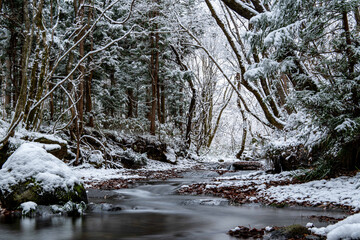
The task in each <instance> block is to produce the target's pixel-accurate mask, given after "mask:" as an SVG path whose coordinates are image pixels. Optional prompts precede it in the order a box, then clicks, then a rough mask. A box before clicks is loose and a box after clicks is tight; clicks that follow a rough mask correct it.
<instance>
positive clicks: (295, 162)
mask: <svg viewBox="0 0 360 240" xmlns="http://www.w3.org/2000/svg"><path fill="white" fill-rule="evenodd" d="M266 155H267V156H266V158H267V159H268V160H269V161H270V162H271V164H272V166H273V172H274V173H280V172H281V171H291V170H296V169H299V168H309V167H310V166H311V159H312V157H311V154H310V153H309V151H308V150H307V149H306V148H305V147H304V145H302V144H299V145H297V146H288V147H284V148H275V149H272V150H270V151H268V152H267V153H266Z"/></svg>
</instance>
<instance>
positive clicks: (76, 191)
mask: <svg viewBox="0 0 360 240" xmlns="http://www.w3.org/2000/svg"><path fill="white" fill-rule="evenodd" d="M0 201H1V202H2V205H3V206H4V207H5V208H7V209H9V210H14V209H16V208H17V207H18V206H19V205H20V204H21V203H23V202H28V201H33V202H35V203H37V204H39V205H52V204H61V205H62V204H65V203H67V202H68V201H72V202H75V203H80V202H85V203H87V202H88V201H87V195H86V190H85V188H84V186H83V185H81V184H75V185H74V187H73V189H63V188H56V189H55V190H54V191H51V192H46V191H45V190H44V189H43V188H42V186H41V185H40V184H39V183H37V182H36V181H35V179H33V178H31V179H28V180H26V181H25V182H21V183H18V184H16V185H14V186H12V187H11V192H5V193H2V194H0Z"/></svg>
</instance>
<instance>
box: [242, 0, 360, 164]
mask: <svg viewBox="0 0 360 240" xmlns="http://www.w3.org/2000/svg"><path fill="white" fill-rule="evenodd" d="M358 6H359V1H358V0H350V1H323V0H317V1H311V2H310V1H302V0H300V1H298V0H284V1H276V2H274V3H273V4H272V5H269V9H268V11H264V12H261V13H259V14H256V16H254V17H252V18H251V20H250V23H251V25H252V29H251V30H250V31H247V32H246V33H245V34H244V36H245V38H246V39H247V41H248V43H249V44H250V46H251V51H250V52H251V53H252V54H256V53H257V52H261V53H262V54H263V55H264V58H263V59H262V60H261V61H259V62H258V63H255V64H252V65H251V66H250V67H249V68H248V70H247V71H246V73H245V75H244V76H245V78H246V79H248V80H251V81H257V79H259V78H261V77H263V78H269V77H270V78H272V79H274V78H275V79H276V78H277V79H282V80H281V81H280V83H281V84H282V85H283V87H284V86H285V89H286V88H288V90H289V93H288V94H287V95H288V96H287V100H286V105H285V109H286V111H287V113H288V114H289V113H290V114H291V115H290V117H289V118H288V119H287V124H286V126H285V132H281V133H277V134H276V137H275V138H277V139H278V140H275V141H273V138H274V136H270V138H271V140H270V141H269V142H270V145H271V146H270V145H269V148H277V147H281V145H283V146H286V145H294V144H304V145H306V146H308V147H309V149H310V150H311V148H313V147H315V148H316V151H317V152H318V153H317V155H316V156H314V158H316V160H318V159H321V160H322V162H329V161H332V163H331V164H335V165H337V166H338V165H342V166H343V167H345V168H354V166H355V165H359V159H358V157H356V156H357V155H358V150H355V151H353V152H352V153H351V150H350V145H355V146H359V136H360V125H359V124H360V115H359V112H360V105H359V94H358V92H359V90H360V85H359V81H358V79H359V59H360V55H359V54H358V48H359V44H358V37H357V36H358V25H359V22H358V21H359V20H356V19H357V17H356V16H357V15H358ZM274 83H275V84H274V85H273V86H274V87H276V83H279V81H278V80H275V82H274ZM356 148H358V147H356ZM314 155H315V154H314ZM335 165H334V166H335Z"/></svg>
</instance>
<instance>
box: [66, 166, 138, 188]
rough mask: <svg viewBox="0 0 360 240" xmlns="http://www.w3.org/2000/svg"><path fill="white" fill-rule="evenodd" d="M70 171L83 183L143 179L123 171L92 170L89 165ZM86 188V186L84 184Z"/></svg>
mask: <svg viewBox="0 0 360 240" xmlns="http://www.w3.org/2000/svg"><path fill="white" fill-rule="evenodd" d="M72 171H73V172H74V174H75V176H77V177H78V178H79V179H82V180H84V181H91V182H101V181H106V180H110V179H129V178H134V179H136V178H139V179H140V178H144V177H141V176H139V175H137V174H130V173H128V172H127V171H126V170H124V169H111V168H110V169H105V168H100V169H98V168H94V167H93V166H91V165H82V166H78V167H73V168H72ZM85 187H86V184H85Z"/></svg>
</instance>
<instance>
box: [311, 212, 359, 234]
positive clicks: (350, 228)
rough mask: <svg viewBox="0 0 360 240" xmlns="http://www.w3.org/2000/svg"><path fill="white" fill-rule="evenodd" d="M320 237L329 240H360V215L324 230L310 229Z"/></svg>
mask: <svg viewBox="0 0 360 240" xmlns="http://www.w3.org/2000/svg"><path fill="white" fill-rule="evenodd" d="M310 230H311V231H312V232H313V233H315V234H318V235H322V236H326V238H327V239H328V240H337V239H360V213H358V214H355V215H352V216H349V217H347V218H345V219H344V220H342V221H340V222H338V223H336V224H332V225H329V226H327V227H322V228H316V227H313V228H310Z"/></svg>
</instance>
